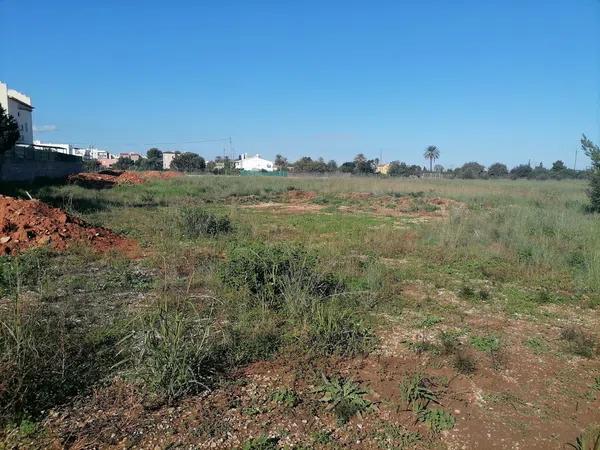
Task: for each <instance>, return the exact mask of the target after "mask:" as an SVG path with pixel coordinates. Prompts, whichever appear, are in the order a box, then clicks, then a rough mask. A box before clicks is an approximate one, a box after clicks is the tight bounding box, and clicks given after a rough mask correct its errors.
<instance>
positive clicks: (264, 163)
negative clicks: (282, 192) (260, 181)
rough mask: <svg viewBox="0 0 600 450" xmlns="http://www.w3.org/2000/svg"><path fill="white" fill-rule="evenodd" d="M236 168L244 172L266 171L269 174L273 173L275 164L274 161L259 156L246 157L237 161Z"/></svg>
mask: <svg viewBox="0 0 600 450" xmlns="http://www.w3.org/2000/svg"><path fill="white" fill-rule="evenodd" d="M236 167H237V168H238V169H243V170H266V171H267V172H273V170H275V169H274V164H273V161H269V160H267V159H263V158H261V157H260V156H259V155H255V156H250V157H246V156H243V157H242V159H240V160H238V161H236Z"/></svg>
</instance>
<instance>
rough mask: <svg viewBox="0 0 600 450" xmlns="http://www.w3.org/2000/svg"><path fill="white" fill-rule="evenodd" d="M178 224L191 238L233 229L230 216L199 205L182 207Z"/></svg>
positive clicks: (215, 234)
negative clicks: (218, 213) (219, 214)
mask: <svg viewBox="0 0 600 450" xmlns="http://www.w3.org/2000/svg"><path fill="white" fill-rule="evenodd" d="M178 225H179V229H180V230H181V232H182V233H183V235H184V236H186V237H187V238H190V239H195V238H198V237H201V236H217V235H219V234H226V233H230V232H231V231H232V230H233V226H232V224H231V220H229V218H228V217H225V216H216V215H214V214H211V213H209V212H207V211H205V210H204V209H202V208H197V207H184V208H181V210H180V212H179V223H178Z"/></svg>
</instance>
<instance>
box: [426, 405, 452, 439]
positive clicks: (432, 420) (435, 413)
mask: <svg viewBox="0 0 600 450" xmlns="http://www.w3.org/2000/svg"><path fill="white" fill-rule="evenodd" d="M419 420H420V421H421V422H424V423H425V424H427V426H428V427H429V428H430V429H431V431H433V432H434V433H439V432H440V431H444V430H451V429H452V428H454V424H455V423H456V419H455V418H454V416H453V415H452V414H450V413H449V412H446V411H444V410H443V409H440V408H434V409H427V410H424V411H422V412H421V413H420V414H419Z"/></svg>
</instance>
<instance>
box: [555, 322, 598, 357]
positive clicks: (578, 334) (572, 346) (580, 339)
mask: <svg viewBox="0 0 600 450" xmlns="http://www.w3.org/2000/svg"><path fill="white" fill-rule="evenodd" d="M560 337H561V338H562V339H563V340H565V341H566V342H567V349H568V350H569V352H571V353H573V354H575V355H578V356H583V357H585V358H591V357H592V355H593V354H594V348H595V342H594V339H593V338H592V337H591V336H588V335H587V334H586V333H585V332H584V331H583V330H581V329H579V328H576V327H573V326H571V327H568V328H565V329H564V330H562V332H561V334H560Z"/></svg>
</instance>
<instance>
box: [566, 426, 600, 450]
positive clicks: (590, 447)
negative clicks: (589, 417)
mask: <svg viewBox="0 0 600 450" xmlns="http://www.w3.org/2000/svg"><path fill="white" fill-rule="evenodd" d="M567 445H568V446H569V447H572V448H574V449H575V450H600V427H599V426H597V425H596V426H590V427H589V428H588V429H587V430H585V431H584V432H583V433H581V434H580V435H579V436H577V438H576V439H575V442H574V443H571V442H569V443H568V444H567Z"/></svg>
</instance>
